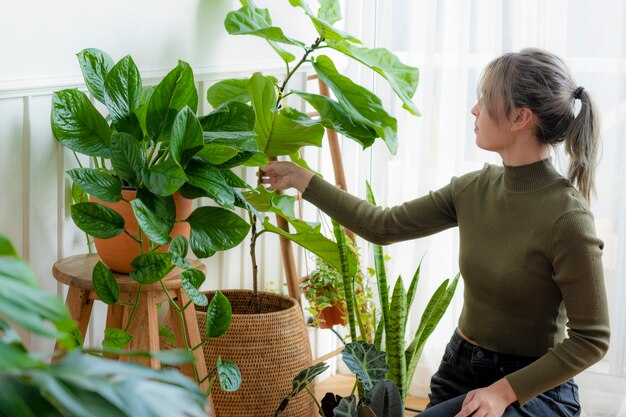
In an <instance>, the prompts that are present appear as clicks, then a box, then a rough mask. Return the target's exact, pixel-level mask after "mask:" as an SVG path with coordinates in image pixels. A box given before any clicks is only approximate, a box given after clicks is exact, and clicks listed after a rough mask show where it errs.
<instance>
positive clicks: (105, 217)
mask: <svg viewBox="0 0 626 417" xmlns="http://www.w3.org/2000/svg"><path fill="white" fill-rule="evenodd" d="M71 214H72V219H73V220H74V223H76V226H78V228H79V229H80V230H82V231H83V232H85V233H87V234H89V235H91V236H93V237H97V238H100V239H109V238H112V237H115V236H117V235H119V234H120V233H122V232H123V231H124V219H123V218H122V216H120V215H119V214H118V213H117V212H115V210H113V209H110V208H109V207H106V206H103V205H102V204H98V203H79V204H74V205H73V206H72V208H71Z"/></svg>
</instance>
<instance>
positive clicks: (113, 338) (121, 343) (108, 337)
mask: <svg viewBox="0 0 626 417" xmlns="http://www.w3.org/2000/svg"><path fill="white" fill-rule="evenodd" d="M132 339H133V335H132V334H130V333H127V332H125V331H124V330H122V329H118V328H115V327H107V328H106V329H104V340H103V341H102V347H103V348H105V349H114V350H122V349H124V348H125V347H126V346H128V344H129V343H130V341H131V340H132Z"/></svg>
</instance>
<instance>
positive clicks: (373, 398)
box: [366, 380, 404, 417]
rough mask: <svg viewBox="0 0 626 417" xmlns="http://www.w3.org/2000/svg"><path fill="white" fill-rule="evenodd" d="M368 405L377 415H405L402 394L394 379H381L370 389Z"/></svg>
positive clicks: (379, 416) (394, 416)
mask: <svg viewBox="0 0 626 417" xmlns="http://www.w3.org/2000/svg"><path fill="white" fill-rule="evenodd" d="M366 403H367V405H368V406H369V407H370V408H371V410H372V412H373V413H374V415H375V416H376V417H403V416H404V407H403V406H402V396H401V395H400V391H398V387H396V384H394V383H393V381H388V380H381V381H378V382H377V383H376V385H374V388H372V390H371V391H370V395H369V398H367V399H366Z"/></svg>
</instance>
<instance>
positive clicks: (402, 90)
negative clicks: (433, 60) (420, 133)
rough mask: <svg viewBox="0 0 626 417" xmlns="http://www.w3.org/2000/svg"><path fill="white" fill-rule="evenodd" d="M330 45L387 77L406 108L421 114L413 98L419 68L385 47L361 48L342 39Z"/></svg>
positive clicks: (413, 112)
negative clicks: (404, 61)
mask: <svg viewBox="0 0 626 417" xmlns="http://www.w3.org/2000/svg"><path fill="white" fill-rule="evenodd" d="M328 45H329V46H330V47H331V48H333V49H335V50H337V51H339V52H342V53H344V54H346V55H348V56H350V57H352V58H354V59H356V60H357V61H360V62H361V63H363V64H364V65H367V66H368V67H370V68H371V69H373V70H374V71H376V72H377V73H379V74H380V75H382V76H383V77H385V79H386V80H387V81H388V82H389V85H390V86H391V88H393V91H395V93H396V94H397V95H398V97H400V99H401V100H402V102H403V103H404V108H405V109H407V110H408V111H409V112H411V114H414V115H416V116H419V115H420V112H419V110H417V107H416V106H415V104H414V103H413V101H412V100H411V99H412V98H413V95H415V90H416V89H417V84H418V83H419V69H417V68H416V67H411V66H409V65H406V64H404V63H402V61H400V60H399V59H398V57H397V56H395V55H394V54H393V53H391V52H390V51H389V50H387V49H385V48H376V49H369V48H360V47H358V46H355V45H353V44H351V43H349V42H345V41H341V40H338V41H334V42H333V41H329V42H328Z"/></svg>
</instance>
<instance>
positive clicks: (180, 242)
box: [168, 236, 189, 269]
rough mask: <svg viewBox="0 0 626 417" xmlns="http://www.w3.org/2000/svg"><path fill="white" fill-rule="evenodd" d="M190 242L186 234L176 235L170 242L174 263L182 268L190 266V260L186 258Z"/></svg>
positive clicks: (169, 250) (170, 251)
mask: <svg viewBox="0 0 626 417" xmlns="http://www.w3.org/2000/svg"><path fill="white" fill-rule="evenodd" d="M188 250H189V243H188V242H187V239H186V238H185V237H184V236H176V237H175V238H174V239H173V240H172V242H171V243H170V247H169V249H168V252H169V253H171V254H172V263H173V264H174V265H176V266H178V267H180V268H183V269H187V268H189V262H187V260H186V259H185V256H187V251H188Z"/></svg>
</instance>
